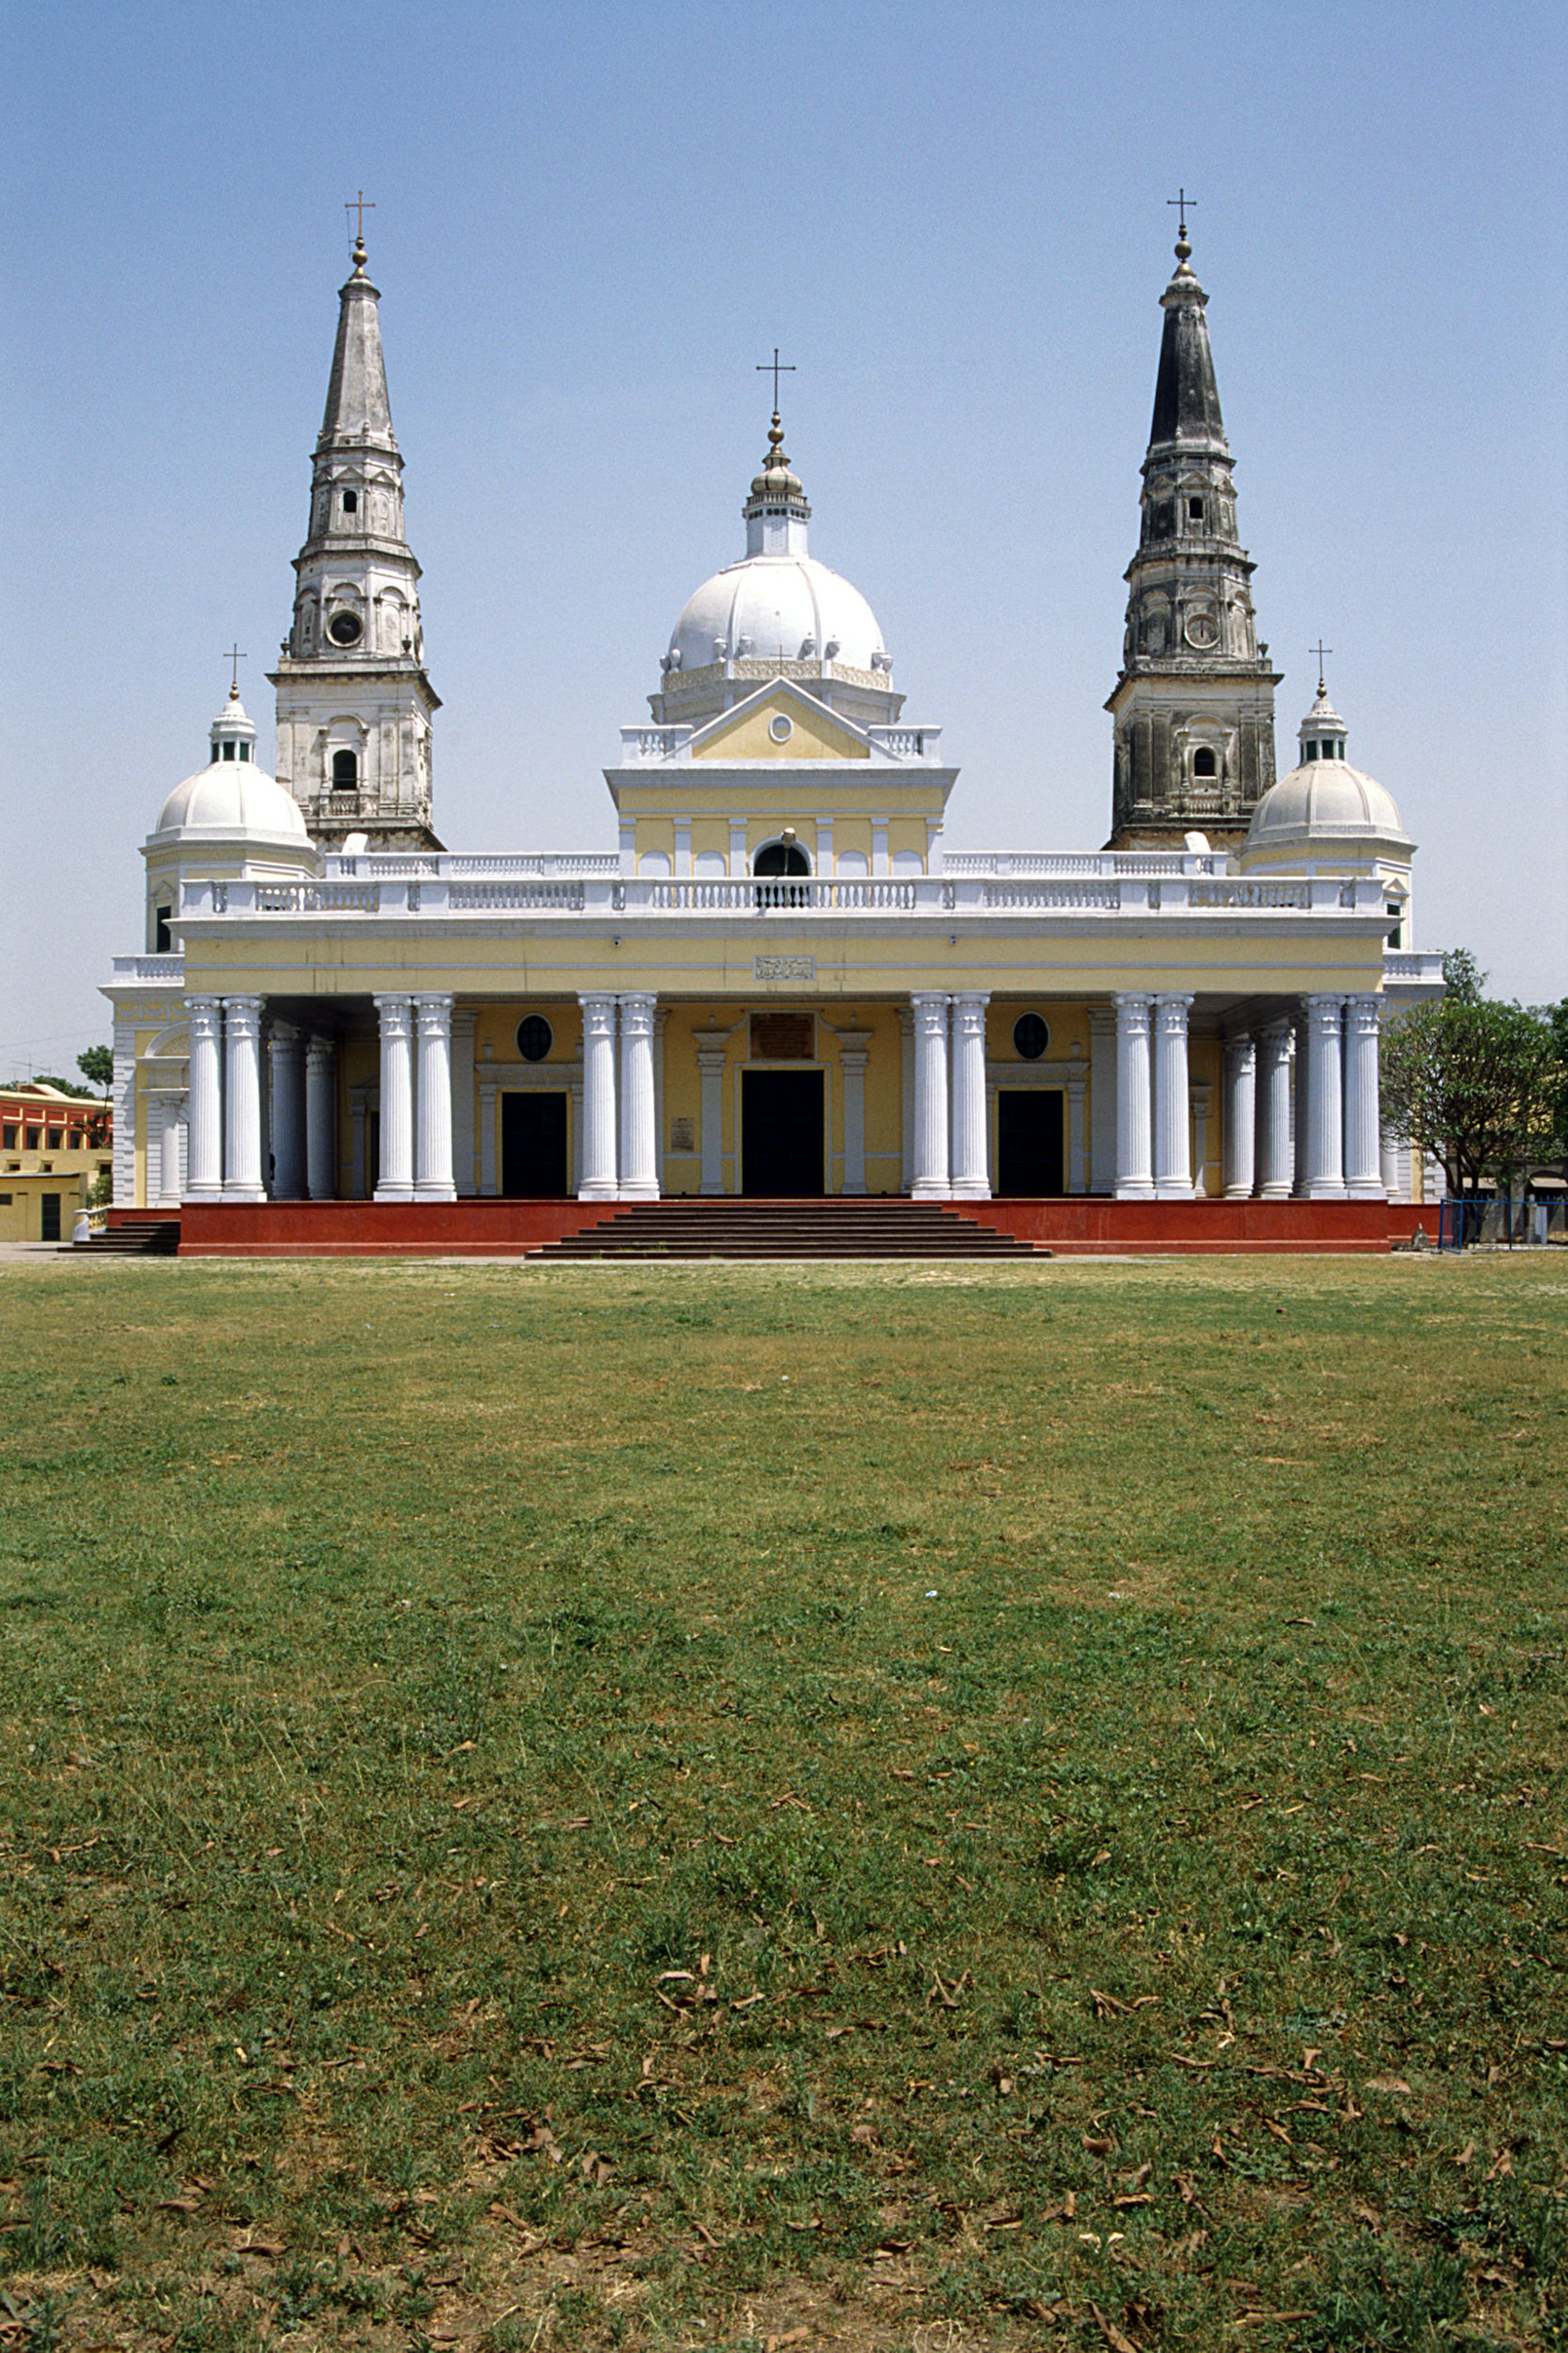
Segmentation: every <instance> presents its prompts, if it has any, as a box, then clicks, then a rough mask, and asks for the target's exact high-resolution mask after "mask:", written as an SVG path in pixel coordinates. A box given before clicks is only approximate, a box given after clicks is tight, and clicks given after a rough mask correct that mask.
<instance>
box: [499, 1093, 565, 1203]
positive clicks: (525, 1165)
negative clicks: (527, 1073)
mask: <svg viewBox="0 0 1568 2353" xmlns="http://www.w3.org/2000/svg"><path fill="white" fill-rule="evenodd" d="M500 1188H501V1191H502V1192H503V1193H511V1194H521V1195H523V1196H524V1197H525V1198H532V1199H534V1200H552V1201H558V1200H561V1199H562V1198H563V1197H564V1195H565V1192H566V1096H565V1092H564V1091H563V1092H560V1093H557V1092H555V1091H554V1090H553V1089H552V1088H550V1089H535V1088H529V1089H527V1090H526V1091H524V1090H521V1089H517V1088H512V1089H509V1091H508V1092H506V1093H504V1094H503V1095H502V1096H501V1099H500Z"/></svg>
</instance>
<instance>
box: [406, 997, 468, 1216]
mask: <svg viewBox="0 0 1568 2353" xmlns="http://www.w3.org/2000/svg"><path fill="white" fill-rule="evenodd" d="M414 1009H415V1015H416V1019H417V1022H418V1028H419V1151H418V1158H417V1162H416V1167H415V1173H414V1192H415V1198H416V1199H417V1200H421V1201H455V1200H456V1199H457V1198H458V1188H457V1186H456V1185H455V1184H454V1183H453V1181H452V1000H451V998H450V997H446V996H443V995H440V994H427V995H421V996H418V997H416V998H415V1000H414Z"/></svg>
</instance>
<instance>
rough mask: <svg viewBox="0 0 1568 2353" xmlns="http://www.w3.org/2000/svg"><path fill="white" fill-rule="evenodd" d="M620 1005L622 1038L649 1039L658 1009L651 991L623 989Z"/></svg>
mask: <svg viewBox="0 0 1568 2353" xmlns="http://www.w3.org/2000/svg"><path fill="white" fill-rule="evenodd" d="M620 1003H621V1034H622V1036H623V1037H626V1036H630V1037H633V1038H651V1037H652V1036H653V1025H654V1017H655V1014H656V1012H657V1010H658V997H656V996H655V994H654V992H653V991H652V989H647V988H631V989H625V990H623V991H622V992H621V1000H620Z"/></svg>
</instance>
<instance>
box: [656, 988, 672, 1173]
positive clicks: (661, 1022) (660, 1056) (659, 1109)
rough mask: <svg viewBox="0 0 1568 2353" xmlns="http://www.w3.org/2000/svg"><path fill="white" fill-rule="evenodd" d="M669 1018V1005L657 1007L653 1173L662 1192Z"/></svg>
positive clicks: (666, 1137) (666, 1133)
mask: <svg viewBox="0 0 1568 2353" xmlns="http://www.w3.org/2000/svg"><path fill="white" fill-rule="evenodd" d="M668 1019H669V1008H668V1006H664V1005H660V1006H658V1007H657V1008H656V1009H655V1012H654V1017H653V1173H654V1181H655V1183H656V1185H657V1187H658V1191H659V1192H660V1193H662V1192H663V1191H664V1155H665V1149H666V1144H667V1139H668V1130H667V1128H666V1127H665V1124H664V1031H665V1024H666V1023H667V1022H668Z"/></svg>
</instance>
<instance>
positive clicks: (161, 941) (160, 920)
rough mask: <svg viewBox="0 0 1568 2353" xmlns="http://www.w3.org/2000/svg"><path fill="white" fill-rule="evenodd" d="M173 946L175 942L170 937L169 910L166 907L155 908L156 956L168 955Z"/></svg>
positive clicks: (154, 947)
mask: <svg viewBox="0 0 1568 2353" xmlns="http://www.w3.org/2000/svg"><path fill="white" fill-rule="evenodd" d="M172 945H173V942H172V941H171V940H170V937H169V910H168V908H167V907H166V906H158V907H154V908H153V955H168V953H169V951H170V948H171V946H172Z"/></svg>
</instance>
